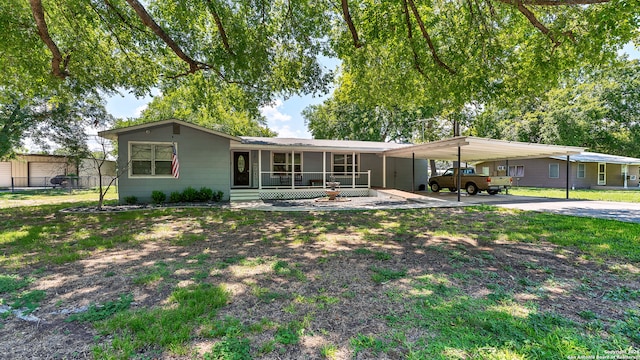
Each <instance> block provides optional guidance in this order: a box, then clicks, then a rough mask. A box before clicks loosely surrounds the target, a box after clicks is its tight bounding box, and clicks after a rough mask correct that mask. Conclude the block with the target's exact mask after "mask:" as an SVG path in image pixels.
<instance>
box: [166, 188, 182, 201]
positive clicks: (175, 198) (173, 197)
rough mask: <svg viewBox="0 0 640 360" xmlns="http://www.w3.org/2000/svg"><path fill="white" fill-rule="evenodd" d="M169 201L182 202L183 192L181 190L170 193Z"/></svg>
mask: <svg viewBox="0 0 640 360" xmlns="http://www.w3.org/2000/svg"><path fill="white" fill-rule="evenodd" d="M169 202H172V203H179V202H182V194H181V193H180V192H179V191H173V192H172V193H171V194H169Z"/></svg>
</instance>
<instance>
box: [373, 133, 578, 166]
mask: <svg viewBox="0 0 640 360" xmlns="http://www.w3.org/2000/svg"><path fill="white" fill-rule="evenodd" d="M458 146H459V147H460V161H464V162H472V161H491V160H504V159H523V158H540V157H550V156H560V155H565V156H566V155H574V154H580V153H582V152H583V151H584V150H585V148H582V147H575V146H560V145H545V144H535V143H525V142H518V141H504V140H495V139H485V138H478V137H473V136H457V137H454V138H451V139H446V140H440V141H433V142H429V143H425V144H419V145H414V146H409V147H406V148H401V149H393V150H387V151H385V154H386V155H387V156H392V157H403V158H411V157H413V156H415V157H416V158H422V159H434V160H451V161H456V160H458Z"/></svg>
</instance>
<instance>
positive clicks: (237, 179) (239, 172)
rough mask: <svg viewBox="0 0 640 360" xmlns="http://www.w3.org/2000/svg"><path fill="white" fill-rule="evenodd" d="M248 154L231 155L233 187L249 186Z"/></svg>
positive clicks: (241, 152)
mask: <svg viewBox="0 0 640 360" xmlns="http://www.w3.org/2000/svg"><path fill="white" fill-rule="evenodd" d="M249 180H250V176H249V152H244V151H236V152H234V153H233V186H249Z"/></svg>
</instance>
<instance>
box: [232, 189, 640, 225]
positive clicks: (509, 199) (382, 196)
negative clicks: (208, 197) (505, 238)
mask: <svg viewBox="0 0 640 360" xmlns="http://www.w3.org/2000/svg"><path fill="white" fill-rule="evenodd" d="M377 193H378V196H377V197H350V198H338V199H337V200H336V201H328V200H326V199H306V200H271V201H251V202H238V203H232V204H231V207H232V208H238V209H253V210H262V211H348V210H378V209H417V208H447V207H461V206H473V205H480V204H485V205H492V206H498V207H503V208H507V209H518V210H525V211H537V212H548V213H553V214H561V215H571V216H582V217H593V218H602V219H612V220H618V221H625V222H633V223H640V204H638V203H624V202H610V201H588V200H566V199H550V198H538V197H529V196H513V195H505V194H498V195H488V194H484V193H482V194H478V195H475V196H469V195H467V194H466V193H463V194H461V196H460V200H461V201H460V202H458V201H457V200H458V199H457V194H456V193H449V192H439V193H430V192H422V193H410V192H405V191H400V190H393V189H384V190H377Z"/></svg>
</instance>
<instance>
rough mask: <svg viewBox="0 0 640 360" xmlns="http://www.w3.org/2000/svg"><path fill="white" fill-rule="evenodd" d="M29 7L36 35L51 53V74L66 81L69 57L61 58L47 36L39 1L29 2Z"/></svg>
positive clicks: (47, 32) (53, 43)
mask: <svg viewBox="0 0 640 360" xmlns="http://www.w3.org/2000/svg"><path fill="white" fill-rule="evenodd" d="M29 5H30V6H31V13H32V14H33V18H34V19H35V21H36V26H37V27H38V35H39V36H40V39H41V40H42V41H43V42H44V43H45V45H47V47H48V48H49V51H51V55H52V58H51V72H52V73H53V75H54V76H55V77H58V78H60V79H63V80H64V79H66V78H67V76H69V72H67V66H68V65H69V59H70V55H67V56H65V57H64V58H63V57H62V53H60V49H59V48H58V45H56V43H55V42H54V41H53V39H52V38H51V35H49V29H48V28H47V22H46V20H45V19H44V9H43V8H42V1H41V0H29Z"/></svg>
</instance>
